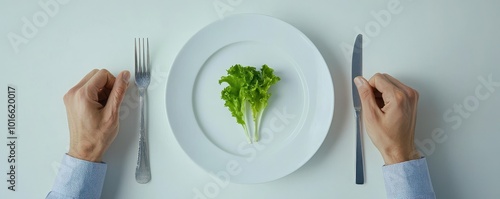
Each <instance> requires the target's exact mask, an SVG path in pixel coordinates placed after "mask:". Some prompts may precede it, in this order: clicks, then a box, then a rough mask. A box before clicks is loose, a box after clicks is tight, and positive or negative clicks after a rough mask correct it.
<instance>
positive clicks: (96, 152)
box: [68, 144, 103, 162]
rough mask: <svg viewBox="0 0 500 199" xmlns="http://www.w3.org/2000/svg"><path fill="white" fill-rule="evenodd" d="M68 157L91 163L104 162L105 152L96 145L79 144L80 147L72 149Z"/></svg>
mask: <svg viewBox="0 0 500 199" xmlns="http://www.w3.org/2000/svg"><path fill="white" fill-rule="evenodd" d="M68 155H69V156H71V157H74V158H78V159H81V160H86V161H89V162H102V155H103V152H102V150H100V149H98V147H97V146H96V145H92V144H90V145H89V144H87V145H85V144H83V145H82V144H79V145H78V146H75V147H73V146H72V147H70V149H69V151H68Z"/></svg>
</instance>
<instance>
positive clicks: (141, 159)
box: [134, 38, 151, 184]
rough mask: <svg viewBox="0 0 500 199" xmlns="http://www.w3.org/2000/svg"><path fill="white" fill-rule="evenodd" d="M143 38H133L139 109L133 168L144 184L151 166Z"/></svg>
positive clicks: (147, 73)
mask: <svg viewBox="0 0 500 199" xmlns="http://www.w3.org/2000/svg"><path fill="white" fill-rule="evenodd" d="M144 45H145V44H144V38H142V39H141V38H138V39H135V40H134V46H135V84H136V85H137V88H138V90H139V104H140V105H139V109H140V112H141V127H140V132H141V134H140V138H139V154H138V157H137V167H136V168H135V180H136V181H137V182H138V183H141V184H145V183H147V182H149V181H150V180H151V168H150V166H149V146H148V145H149V144H148V134H147V131H146V118H145V114H144V111H145V109H146V106H145V105H144V104H145V101H146V99H145V98H146V91H147V89H148V86H149V82H150V81H151V69H149V67H150V59H149V39H147V38H146V46H144Z"/></svg>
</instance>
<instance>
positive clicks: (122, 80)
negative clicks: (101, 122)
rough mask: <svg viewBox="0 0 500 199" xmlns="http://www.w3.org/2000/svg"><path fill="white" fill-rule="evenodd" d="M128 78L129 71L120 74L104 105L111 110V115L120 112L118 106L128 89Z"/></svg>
mask: <svg viewBox="0 0 500 199" xmlns="http://www.w3.org/2000/svg"><path fill="white" fill-rule="evenodd" d="M129 78H130V72H129V71H123V72H121V73H120V74H119V75H118V77H117V78H116V81H115V84H114V85H113V89H112V90H111V93H110V94H109V97H108V102H107V103H106V107H107V108H108V109H110V110H111V113H112V114H118V112H119V110H120V105H121V103H122V101H123V98H124V97H125V92H126V91H127V88H128V82H129Z"/></svg>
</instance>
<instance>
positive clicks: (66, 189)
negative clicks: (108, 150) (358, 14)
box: [47, 155, 107, 199]
mask: <svg viewBox="0 0 500 199" xmlns="http://www.w3.org/2000/svg"><path fill="white" fill-rule="evenodd" d="M106 168H107V166H106V164H105V163H95V162H89V161H85V160H80V159H77V158H73V157H71V156H69V155H64V157H63V160H62V162H61V166H60V168H59V172H58V174H57V177H56V180H55V182H54V186H53V187H52V190H51V191H50V192H49V194H48V195H47V198H48V199H57V198H75V199H79V198H100V197H101V192H102V186H103V184H104V177H105V175H106Z"/></svg>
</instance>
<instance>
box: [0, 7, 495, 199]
mask: <svg viewBox="0 0 500 199" xmlns="http://www.w3.org/2000/svg"><path fill="white" fill-rule="evenodd" d="M40 2H41V3H45V2H56V1H55V0H39V1H29V2H26V1H8V0H2V1H1V2H0V19H1V20H0V35H1V38H2V39H0V60H1V70H2V71H1V72H0V86H2V87H3V88H2V89H1V92H0V100H1V101H4V102H3V103H4V105H5V103H6V101H7V91H6V90H7V89H6V87H7V85H8V84H13V85H15V86H17V94H18V95H17V97H18V99H17V102H18V116H17V117H18V134H19V139H18V148H17V156H18V157H17V158H18V162H17V166H18V169H17V172H18V173H17V182H16V188H17V190H16V192H12V191H8V190H7V183H6V182H5V180H6V179H7V177H8V176H7V175H6V174H5V173H4V171H5V172H6V171H8V169H7V153H8V150H7V149H8V148H7V146H6V144H2V146H0V154H1V155H0V157H1V159H0V171H2V173H4V174H2V175H1V177H0V179H1V181H2V182H3V183H0V185H1V187H0V198H43V197H44V196H45V195H46V194H47V192H48V191H49V190H50V188H51V185H52V183H53V181H54V178H55V176H56V173H57V168H58V163H59V162H60V160H61V158H62V156H63V154H64V153H65V152H66V151H67V150H68V142H69V134H68V127H67V123H66V113H65V108H64V105H63V102H62V96H63V95H64V94H65V92H66V91H67V90H68V89H69V88H71V87H72V86H73V85H74V84H76V83H77V82H78V81H79V80H80V79H81V78H82V77H83V76H84V75H85V74H86V73H87V72H89V71H90V70H91V69H93V68H107V69H109V70H110V71H111V72H112V73H114V74H117V73H118V72H119V71H121V70H124V69H128V70H132V69H133V68H132V67H133V38H134V37H149V38H150V40H151V52H152V59H153V60H152V62H153V80H152V84H151V86H150V89H149V104H150V107H151V108H150V110H149V118H150V120H149V125H150V157H151V170H152V175H153V179H152V181H151V182H150V183H148V184H145V185H141V184H138V183H136V182H135V179H134V171H135V165H136V158H137V143H138V134H137V130H136V129H137V128H138V122H137V117H138V113H137V112H138V109H137V100H136V98H135V97H134V96H135V93H136V91H137V89H136V87H135V85H134V84H131V85H132V86H131V87H130V89H129V90H128V92H127V96H126V99H125V101H124V103H123V105H122V111H121V125H120V128H121V131H120V133H119V135H118V137H117V138H116V140H115V142H114V143H113V144H112V146H111V147H110V149H109V151H108V153H107V154H106V157H105V159H104V160H105V161H106V162H107V164H108V172H107V174H106V181H105V184H104V190H103V193H102V198H196V195H195V190H200V191H201V192H203V189H204V187H205V186H207V185H209V184H211V183H214V179H213V178H211V177H210V176H209V175H208V174H207V173H206V172H205V171H204V170H203V169H201V168H200V167H198V166H197V165H196V164H195V163H193V162H192V161H191V160H190V159H189V157H188V156H187V155H186V154H185V153H184V151H183V150H182V149H181V147H180V146H179V144H178V143H177V141H176V139H175V137H174V135H173V133H172V131H171V129H170V126H169V123H168V121H167V115H166V110H165V88H166V80H167V76H168V72H169V69H170V67H171V65H172V63H173V61H174V59H175V56H176V55H177V53H178V52H179V50H180V49H181V48H182V46H183V45H184V44H185V43H186V41H187V40H188V39H189V38H190V37H191V36H192V35H193V34H195V33H196V32H197V31H198V30H200V29H201V28H203V27H204V26H206V25H208V24H210V23H211V22H214V21H216V20H219V19H220V18H221V17H223V16H227V15H230V14H237V13H260V14H265V15H270V16H273V17H276V18H279V19H281V20H283V21H286V22H288V23H290V24H291V25H293V26H295V27H297V28H298V29H299V30H301V31H302V32H304V34H306V35H307V36H308V37H309V38H310V39H311V40H312V42H313V43H315V45H316V46H317V48H318V49H319V51H320V52H321V53H322V55H323V56H324V59H325V60H326V62H327V64H328V66H329V69H330V71H331V74H332V77H333V81H334V86H335V112H334V118H333V121H332V127H331V129H330V132H329V133H328V136H327V137H326V139H325V141H324V143H323V144H322V146H321V147H320V149H319V150H318V152H317V153H316V154H315V155H314V156H313V157H312V159H311V160H310V161H309V162H307V163H306V164H305V165H304V166H302V167H301V168H300V169H298V170H297V171H295V172H294V173H292V174H290V175H288V176H286V177H284V178H281V179H278V180H276V181H273V182H269V183H264V184H252V185H244V184H233V183H231V184H229V185H227V186H224V187H220V188H219V190H218V191H217V192H216V193H214V195H213V196H215V198H226V199H229V198H231V199H234V198H242V199H244V198H248V199H250V198H252V199H253V198H273V199H275V198H289V199H292V198H296V199H299V198H300V199H302V198H385V189H384V184H383V177H382V174H381V166H382V165H383V161H382V158H381V156H380V154H379V152H378V151H377V150H376V148H375V147H374V146H373V144H372V143H371V141H370V140H369V139H368V137H367V136H366V134H365V139H364V147H365V149H364V151H365V160H366V184H365V185H362V186H359V185H355V184H354V177H355V173H354V154H355V134H354V132H355V129H354V127H355V121H354V114H353V110H352V108H351V107H352V102H351V90H350V88H351V84H350V61H349V59H350V54H351V52H348V51H345V49H346V48H345V46H351V45H352V43H353V42H354V38H355V36H356V34H358V33H363V34H364V35H365V40H366V41H367V42H366V43H365V50H364V74H365V77H367V78H369V77H371V76H372V75H373V74H374V73H376V72H387V73H390V74H392V75H393V76H395V77H396V78H398V79H400V80H401V81H402V82H404V83H406V84H408V85H410V86H412V87H414V88H415V89H417V90H418V91H419V92H420V103H419V109H418V121H417V130H416V132H417V134H416V139H417V142H419V143H420V144H419V149H420V150H421V151H422V152H423V153H424V155H426V156H427V158H428V162H429V169H430V173H431V176H432V181H433V184H434V189H435V191H436V194H437V196H438V198H498V196H499V195H500V189H498V178H499V177H500V169H499V168H500V160H499V158H498V154H497V153H498V151H499V149H500V145H499V144H498V140H500V133H499V131H500V130H499V129H500V123H499V120H500V105H499V100H500V86H497V87H492V88H490V89H491V90H489V89H488V88H486V87H484V86H482V85H483V83H481V81H480V80H479V79H481V78H484V79H486V80H487V79H488V77H491V78H492V80H493V81H495V82H500V67H499V66H498V63H497V62H496V60H497V59H498V55H497V54H498V52H500V39H498V35H499V34H500V26H498V21H499V20H500V16H499V15H498V9H499V8H500V3H498V2H494V1H451V0H448V1H429V0H424V1H416V0H415V1H411V0H400V1H397V0H396V1H391V0H370V1H356V2H354V1H338V0H337V1H320V0H315V1H285V0H273V1H265V0H253V1H250V0H209V1H206V0H205V1H204V0H192V1H94V0H92V1H70V0H69V1H68V0H66V1H62V0H61V1H59V2H57V6H58V7H57V9H55V7H50V10H49V12H47V11H44V9H43V8H42V7H41V6H40V5H39V3H40ZM398 3H399V4H398ZM214 5H219V6H223V7H224V6H225V7H224V8H225V10H222V11H219V13H218V11H217V9H215V8H214ZM395 5H397V6H396V7H395V8H394V6H395ZM43 13H45V14H43ZM374 13H381V14H383V13H385V14H387V13H390V14H389V15H390V20H389V18H387V17H386V16H387V15H384V17H386V18H380V17H377V16H376V15H377V14H374ZM33 16H35V17H37V18H36V19H35V20H36V21H33ZM44 16H46V18H43V17H44ZM24 18H25V20H23V19H24ZM381 20H382V21H381ZM26 23H36V24H34V25H35V27H36V31H34V32H33V31H31V32H30V31H24V32H25V33H24V35H23V26H26V25H25V24H26ZM13 34H16V35H18V36H22V37H24V38H25V39H26V40H25V42H26V43H19V44H16V45H12V44H11V43H10V39H9V35H11V36H12V35H13ZM16 48H17V51H16ZM345 52H347V55H345ZM346 56H347V57H346ZM497 84H498V83H497ZM477 89H479V91H477V92H476V90H477ZM478 98H481V99H478ZM464 103H465V105H462V106H464V108H462V110H464V111H463V113H460V112H453V111H454V106H455V105H459V104H464ZM457 111H458V109H457ZM6 112H7V109H6V106H2V107H1V108H0V121H1V122H0V123H1V124H2V125H1V126H2V128H3V129H4V130H2V132H3V133H2V134H1V137H0V143H6V142H7V138H6V137H7V133H6V120H7V117H6V115H7V114H6ZM444 114H448V115H447V116H446V117H445V116H443V115H444ZM459 121H460V122H459ZM433 132H441V133H440V134H439V133H434V134H433ZM433 135H434V139H433ZM438 142H439V143H438ZM207 198H209V197H207Z"/></svg>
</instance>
